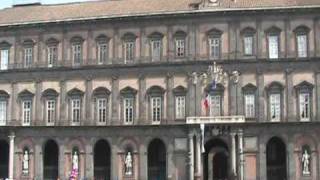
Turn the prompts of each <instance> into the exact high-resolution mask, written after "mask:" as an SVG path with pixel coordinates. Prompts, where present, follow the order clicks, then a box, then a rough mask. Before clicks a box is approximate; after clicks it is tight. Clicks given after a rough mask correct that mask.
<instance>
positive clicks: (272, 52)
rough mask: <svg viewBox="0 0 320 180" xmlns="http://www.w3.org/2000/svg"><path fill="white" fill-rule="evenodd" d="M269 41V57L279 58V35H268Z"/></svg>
mask: <svg viewBox="0 0 320 180" xmlns="http://www.w3.org/2000/svg"><path fill="white" fill-rule="evenodd" d="M268 43H269V58H270V59H278V58H279V38H278V36H277V35H269V36H268Z"/></svg>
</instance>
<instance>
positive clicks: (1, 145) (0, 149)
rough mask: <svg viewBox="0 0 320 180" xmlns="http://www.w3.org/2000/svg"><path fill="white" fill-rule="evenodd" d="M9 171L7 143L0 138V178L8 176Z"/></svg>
mask: <svg viewBox="0 0 320 180" xmlns="http://www.w3.org/2000/svg"><path fill="white" fill-rule="evenodd" d="M8 171H9V144H8V143H7V142H6V141H4V140H0V179H6V178H8Z"/></svg>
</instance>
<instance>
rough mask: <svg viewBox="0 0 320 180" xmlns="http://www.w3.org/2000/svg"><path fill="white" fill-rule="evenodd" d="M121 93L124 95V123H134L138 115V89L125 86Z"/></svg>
mask: <svg viewBox="0 0 320 180" xmlns="http://www.w3.org/2000/svg"><path fill="white" fill-rule="evenodd" d="M120 94H121V97H122V117H123V123H124V124H126V125H130V124H133V123H134V119H135V115H136V110H135V109H136V108H135V102H136V94H137V90H135V89H133V88H131V87H125V88H124V89H122V90H121V91H120Z"/></svg>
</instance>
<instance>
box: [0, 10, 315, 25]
mask: <svg viewBox="0 0 320 180" xmlns="http://www.w3.org/2000/svg"><path fill="white" fill-rule="evenodd" d="M317 8H320V5H307V6H288V7H253V8H221V9H193V10H182V11H158V12H154V13H136V14H127V15H117V14H116V15H104V16H92V17H78V18H66V19H61V20H47V21H29V22H18V23H8V24H0V27H6V26H23V25H35V24H46V23H67V22H72V21H88V20H102V19H115V18H128V17H144V16H156V15H181V14H193V13H199V12H200V13H214V12H237V11H271V10H290V9H317Z"/></svg>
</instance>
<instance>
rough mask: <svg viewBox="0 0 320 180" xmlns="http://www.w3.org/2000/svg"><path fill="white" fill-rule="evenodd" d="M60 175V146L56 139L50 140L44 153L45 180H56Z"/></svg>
mask: <svg viewBox="0 0 320 180" xmlns="http://www.w3.org/2000/svg"><path fill="white" fill-rule="evenodd" d="M58 176H59V147H58V145H57V143H56V142H55V141H54V140H48V141H47V142H46V144H45V146H44V153H43V177H44V180H56V179H58Z"/></svg>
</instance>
